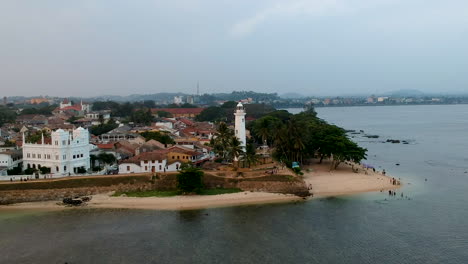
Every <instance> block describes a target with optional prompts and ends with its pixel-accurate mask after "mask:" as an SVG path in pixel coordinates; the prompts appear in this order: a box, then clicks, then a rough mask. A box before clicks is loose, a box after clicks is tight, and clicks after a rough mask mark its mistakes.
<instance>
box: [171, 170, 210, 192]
mask: <svg viewBox="0 0 468 264" xmlns="http://www.w3.org/2000/svg"><path fill="white" fill-rule="evenodd" d="M203 175H204V173H203V171H202V170H200V169H198V168H194V167H185V168H183V169H182V170H181V171H180V172H179V174H177V188H178V189H179V190H181V191H182V192H184V193H194V192H195V193H199V192H201V191H202V189H203Z"/></svg>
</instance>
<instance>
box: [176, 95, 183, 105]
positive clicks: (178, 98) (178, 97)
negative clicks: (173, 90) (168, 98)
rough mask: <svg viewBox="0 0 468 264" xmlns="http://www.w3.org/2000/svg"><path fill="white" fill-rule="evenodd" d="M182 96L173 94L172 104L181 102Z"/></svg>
mask: <svg viewBox="0 0 468 264" xmlns="http://www.w3.org/2000/svg"><path fill="white" fill-rule="evenodd" d="M182 102H183V100H182V96H174V104H182Z"/></svg>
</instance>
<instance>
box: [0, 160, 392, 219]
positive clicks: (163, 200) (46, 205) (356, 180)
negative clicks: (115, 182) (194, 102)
mask: <svg viewBox="0 0 468 264" xmlns="http://www.w3.org/2000/svg"><path fill="white" fill-rule="evenodd" d="M303 172H304V176H303V177H304V181H305V182H306V184H307V186H311V187H312V190H311V192H312V193H313V197H310V198H309V199H313V198H321V197H330V196H340V195H351V194H358V193H365V192H376V191H377V192H378V191H388V190H395V189H398V188H399V187H400V186H399V185H392V184H391V181H390V180H391V177H388V176H385V175H383V174H382V173H380V172H373V171H372V170H365V169H363V168H359V173H355V172H353V171H352V170H351V166H350V165H346V164H341V165H340V167H339V168H338V169H337V170H333V171H329V164H328V163H327V162H324V163H323V164H314V165H313V166H305V167H304V170H303ZM111 195H112V193H108V194H99V195H93V198H92V200H91V201H90V202H88V203H87V205H86V206H85V207H80V208H128V209H148V210H193V209H202V208H214V207H229V206H240V205H252V204H271V203H286V202H297V201H303V200H304V199H303V198H301V197H298V196H295V195H290V194H278V193H266V192H239V193H231V194H220V195H191V196H174V197H113V196H111ZM64 208H65V209H67V208H71V207H64V206H63V205H60V203H58V201H46V202H31V203H20V204H12V205H6V206H0V210H14V209H21V210H28V209H37V210H41V209H42V210H59V209H64Z"/></svg>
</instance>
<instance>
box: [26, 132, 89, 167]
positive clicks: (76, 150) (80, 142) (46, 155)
mask: <svg viewBox="0 0 468 264" xmlns="http://www.w3.org/2000/svg"><path fill="white" fill-rule="evenodd" d="M51 139H52V140H51V141H50V142H45V141H44V135H43V136H42V140H41V142H40V143H26V142H25V137H24V134H23V142H24V143H23V169H27V168H33V169H39V168H41V167H48V168H50V171H51V173H54V174H68V173H74V172H77V170H78V168H82V169H86V170H87V169H89V168H90V160H89V151H90V149H91V145H90V144H89V132H88V130H87V129H84V128H82V127H79V128H77V129H75V130H73V132H68V131H64V130H62V129H58V130H56V131H54V132H52V133H51ZM48 141H49V140H48Z"/></svg>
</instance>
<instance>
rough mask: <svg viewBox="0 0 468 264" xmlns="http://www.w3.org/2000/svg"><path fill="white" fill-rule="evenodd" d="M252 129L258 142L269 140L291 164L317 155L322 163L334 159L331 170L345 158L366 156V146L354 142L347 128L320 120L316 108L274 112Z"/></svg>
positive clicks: (350, 159) (261, 119)
mask: <svg viewBox="0 0 468 264" xmlns="http://www.w3.org/2000/svg"><path fill="white" fill-rule="evenodd" d="M249 129H250V130H251V134H252V136H253V138H254V139H255V140H256V141H257V142H259V143H260V142H263V141H265V140H267V142H268V143H269V144H270V145H271V146H273V147H274V150H275V151H274V156H275V157H276V158H277V159H279V160H282V161H284V162H286V163H287V164H288V165H289V166H290V164H291V163H292V162H293V161H298V162H303V160H304V159H307V158H312V157H314V156H315V155H318V156H319V158H320V162H321V161H322V159H323V158H332V169H336V168H337V167H338V165H339V164H340V163H341V162H343V161H353V162H357V163H358V162H360V161H361V160H363V159H365V158H366V152H367V150H366V149H364V148H361V147H359V146H358V145H357V144H356V143H355V142H353V141H351V140H350V139H349V138H348V136H347V135H346V132H345V130H344V129H342V128H340V127H337V126H335V125H331V124H328V123H327V122H325V121H323V120H321V119H319V118H318V117H317V114H316V112H315V111H314V109H313V108H311V109H308V110H307V111H305V112H302V113H299V114H296V115H292V114H290V113H288V112H287V111H275V112H272V113H269V114H267V115H265V116H263V117H261V118H259V119H258V120H255V121H254V122H252V123H250V124H249Z"/></svg>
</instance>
